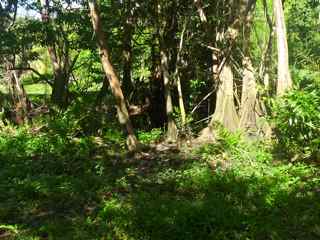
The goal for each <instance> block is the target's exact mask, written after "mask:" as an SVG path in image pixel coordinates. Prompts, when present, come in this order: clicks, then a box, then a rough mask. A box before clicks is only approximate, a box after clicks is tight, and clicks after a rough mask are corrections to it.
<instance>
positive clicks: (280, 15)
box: [273, 0, 292, 96]
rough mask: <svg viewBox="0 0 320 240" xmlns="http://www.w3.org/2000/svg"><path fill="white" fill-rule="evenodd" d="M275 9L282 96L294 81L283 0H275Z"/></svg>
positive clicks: (278, 91)
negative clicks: (290, 66)
mask: <svg viewBox="0 0 320 240" xmlns="http://www.w3.org/2000/svg"><path fill="white" fill-rule="evenodd" d="M273 9H274V14H275V23H276V35H277V49H278V81H277V95H278V96H281V95H283V94H284V93H285V92H286V91H287V90H288V89H290V88H291V87H292V79H291V75H290V70H289V54H288V43H287V31H286V23H285V18H284V11H283V6H282V0H273Z"/></svg>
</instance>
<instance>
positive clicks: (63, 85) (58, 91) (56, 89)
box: [41, 0, 68, 107]
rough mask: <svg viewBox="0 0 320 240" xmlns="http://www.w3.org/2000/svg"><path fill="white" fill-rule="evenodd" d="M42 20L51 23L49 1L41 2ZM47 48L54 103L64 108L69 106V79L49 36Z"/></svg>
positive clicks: (42, 0) (43, 0)
mask: <svg viewBox="0 0 320 240" xmlns="http://www.w3.org/2000/svg"><path fill="white" fill-rule="evenodd" d="M41 8H42V10H41V20H42V22H43V23H46V24H49V23H50V14H49V0H41ZM47 45H48V46H47V47H48V53H49V57H50V60H51V64H52V69H53V74H54V82H53V85H52V95H51V99H52V102H53V103H54V104H56V105H58V106H60V107H64V106H66V104H67V94H68V89H67V84H68V81H67V77H66V76H65V74H64V71H63V69H62V63H61V62H60V61H59V59H58V57H57V52H56V48H55V45H54V44H51V43H50V40H49V36H48V35H47Z"/></svg>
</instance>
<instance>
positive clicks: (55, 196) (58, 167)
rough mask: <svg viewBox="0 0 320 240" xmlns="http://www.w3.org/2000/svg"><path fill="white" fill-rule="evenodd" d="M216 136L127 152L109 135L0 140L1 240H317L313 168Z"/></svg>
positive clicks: (319, 206) (318, 193) (18, 135)
mask: <svg viewBox="0 0 320 240" xmlns="http://www.w3.org/2000/svg"><path fill="white" fill-rule="evenodd" d="M276 159H277V157H276V155H275V154H274V153H273V150H272V147H270V146H269V145H268V144H265V143H264V142H251V143H247V142H244V141H243V140H241V138H240V137H239V136H233V135H224V136H223V137H221V138H219V139H217V141H216V142H215V143H213V144H206V145H202V146H197V147H191V146H190V145H188V144H182V145H181V146H179V148H178V147H177V146H174V145H165V144H151V145H149V147H148V148H147V149H145V150H144V151H143V152H140V153H136V154H132V153H127V152H126V151H125V150H124V146H123V144H122V143H121V144H120V143H119V141H116V140H114V139H112V138H110V137H105V138H97V137H83V138H79V137H72V138H71V137H68V136H66V135H63V134H57V133H56V132H50V131H48V130H46V131H45V132H43V133H39V132H36V133H32V131H26V130H18V131H17V130H16V131H14V132H10V131H9V130H8V131H7V132H5V133H3V132H2V133H1V136H0V239H1V240H2V239H28V240H31V239H33V240H35V239H39V240H40V239H132V240H135V239H143V240H146V239H151V240H157V239H159V240H160V239H161V240H165V239H184V240H186V239H190V240H191V239H261V240H262V239H263V240H265V239H308V240H312V239H320V201H319V200H320V174H319V166H315V165H312V164H307V163H289V162H286V161H281V160H279V159H278V160H276Z"/></svg>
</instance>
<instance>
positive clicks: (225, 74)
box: [209, 62, 239, 132]
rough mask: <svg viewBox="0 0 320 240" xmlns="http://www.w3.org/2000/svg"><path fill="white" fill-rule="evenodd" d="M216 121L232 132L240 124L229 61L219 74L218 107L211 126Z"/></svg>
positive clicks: (210, 124)
mask: <svg viewBox="0 0 320 240" xmlns="http://www.w3.org/2000/svg"><path fill="white" fill-rule="evenodd" d="M214 122H219V123H221V124H222V125H223V126H224V127H225V128H227V129H228V130H229V131H232V132H234V131H236V130H237V128H238V125H239V117H238V114H237V111H236V107H235V104H234V96H233V73H232V69H231V66H230V65H229V63H228V62H226V63H225V64H224V66H223V68H222V70H221V72H220V74H219V87H218V91H217V100H216V109H215V112H214V114H213V116H212V119H211V121H210V123H209V126H212V125H213V124H214Z"/></svg>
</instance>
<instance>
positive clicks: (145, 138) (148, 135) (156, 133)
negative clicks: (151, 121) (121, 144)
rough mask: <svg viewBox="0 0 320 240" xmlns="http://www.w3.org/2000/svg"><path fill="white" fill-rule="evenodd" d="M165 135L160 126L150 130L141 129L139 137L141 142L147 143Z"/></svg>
mask: <svg viewBox="0 0 320 240" xmlns="http://www.w3.org/2000/svg"><path fill="white" fill-rule="evenodd" d="M162 135H163V132H162V130H161V129H160V128H154V129H152V130H151V131H150V132H145V131H139V132H138V138H139V141H140V142H141V143H144V144H147V143H151V142H155V141H157V140H159V139H160V138H161V137H162Z"/></svg>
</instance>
